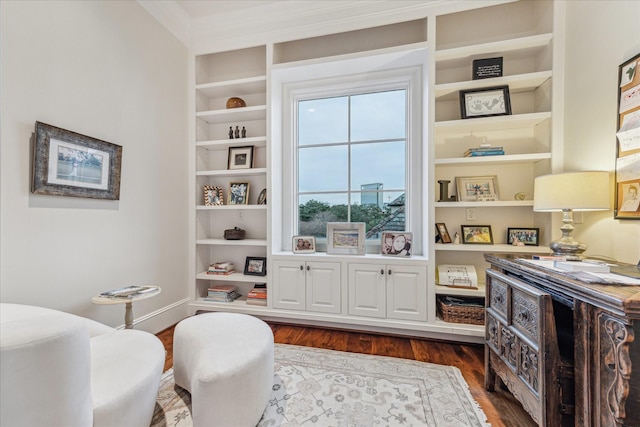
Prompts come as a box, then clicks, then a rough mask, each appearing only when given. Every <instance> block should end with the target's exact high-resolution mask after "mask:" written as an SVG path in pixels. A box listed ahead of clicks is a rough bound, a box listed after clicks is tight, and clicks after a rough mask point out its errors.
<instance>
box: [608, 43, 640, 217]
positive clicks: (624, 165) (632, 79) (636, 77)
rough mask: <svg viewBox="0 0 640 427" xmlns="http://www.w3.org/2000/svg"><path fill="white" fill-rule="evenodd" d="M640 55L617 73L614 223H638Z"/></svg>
mask: <svg viewBox="0 0 640 427" xmlns="http://www.w3.org/2000/svg"><path fill="white" fill-rule="evenodd" d="M639 65H640V54H638V55H636V56H634V57H633V58H630V59H628V60H626V61H625V62H623V63H622V64H621V65H620V67H619V70H618V73H619V75H618V127H617V133H616V136H617V149H616V195H615V205H614V217H615V218H616V219H640V69H639V67H638V66H639Z"/></svg>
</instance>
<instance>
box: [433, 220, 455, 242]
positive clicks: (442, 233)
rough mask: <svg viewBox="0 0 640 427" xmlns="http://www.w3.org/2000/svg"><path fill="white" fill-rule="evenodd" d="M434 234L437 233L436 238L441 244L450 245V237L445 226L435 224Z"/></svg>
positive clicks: (442, 223)
mask: <svg viewBox="0 0 640 427" xmlns="http://www.w3.org/2000/svg"><path fill="white" fill-rule="evenodd" d="M436 232H437V233H438V237H439V238H440V242H441V243H451V242H452V240H451V236H450V235H449V230H447V226H446V225H445V223H444V222H436Z"/></svg>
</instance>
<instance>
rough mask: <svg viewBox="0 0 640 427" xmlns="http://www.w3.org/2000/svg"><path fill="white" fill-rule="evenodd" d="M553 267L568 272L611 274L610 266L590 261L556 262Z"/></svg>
mask: <svg viewBox="0 0 640 427" xmlns="http://www.w3.org/2000/svg"><path fill="white" fill-rule="evenodd" d="M553 266H554V267H556V268H560V269H562V270H567V271H588V272H591V273H608V272H609V266H608V265H607V264H604V263H595V262H588V261H555V262H554V263H553Z"/></svg>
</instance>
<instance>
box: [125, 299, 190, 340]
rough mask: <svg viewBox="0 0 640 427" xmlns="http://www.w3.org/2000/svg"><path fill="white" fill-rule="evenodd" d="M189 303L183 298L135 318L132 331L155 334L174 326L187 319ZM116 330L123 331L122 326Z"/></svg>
mask: <svg viewBox="0 0 640 427" xmlns="http://www.w3.org/2000/svg"><path fill="white" fill-rule="evenodd" d="M190 302H191V298H184V299H182V300H180V301H176V302H174V303H173V304H170V305H167V306H165V307H162V308H160V309H158V310H156V311H153V312H151V313H148V314H146V315H144V316H140V317H138V318H135V319H133V327H134V329H138V330H141V331H146V332H150V333H152V334H157V333H158V332H160V331H163V330H165V329H167V328H168V327H170V326H173V325H175V324H176V323H178V322H179V321H181V320H182V319H184V318H186V317H189V303H190ZM116 329H124V325H121V326H118V327H117V328H116Z"/></svg>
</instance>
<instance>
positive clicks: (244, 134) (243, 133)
mask: <svg viewBox="0 0 640 427" xmlns="http://www.w3.org/2000/svg"><path fill="white" fill-rule="evenodd" d="M241 133H242V138H246V137H247V129H245V127H244V126H242V131H241Z"/></svg>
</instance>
